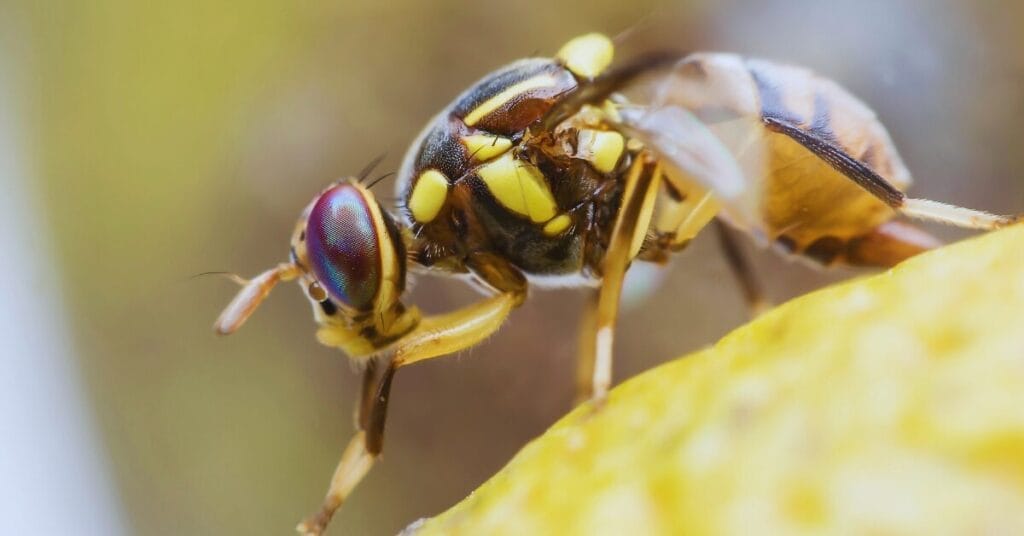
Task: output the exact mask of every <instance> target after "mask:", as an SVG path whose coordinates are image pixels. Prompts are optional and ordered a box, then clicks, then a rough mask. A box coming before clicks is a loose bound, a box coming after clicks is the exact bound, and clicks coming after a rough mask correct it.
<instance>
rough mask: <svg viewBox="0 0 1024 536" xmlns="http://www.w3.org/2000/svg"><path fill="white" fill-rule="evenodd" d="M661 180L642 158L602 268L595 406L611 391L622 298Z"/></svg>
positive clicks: (629, 184)
mask: <svg viewBox="0 0 1024 536" xmlns="http://www.w3.org/2000/svg"><path fill="white" fill-rule="evenodd" d="M660 176H661V171H660V169H659V167H658V165H657V164H656V163H650V162H647V161H646V160H645V158H644V157H643V156H642V155H640V156H638V157H637V159H636V161H635V162H634V163H633V166H632V168H631V169H630V170H629V174H628V175H627V177H626V185H625V189H624V191H623V194H622V205H621V208H620V209H619V214H618V216H617V217H616V219H615V226H614V227H613V229H612V235H611V237H610V239H609V241H608V250H607V252H606V253H605V258H604V263H603V264H602V271H601V288H600V290H599V291H598V297H597V307H596V310H595V313H594V314H595V322H594V337H593V341H594V354H593V358H592V359H593V371H594V372H593V376H592V382H591V394H590V398H591V400H592V401H594V403H595V405H600V404H601V403H603V401H604V400H605V398H607V396H608V389H609V387H611V383H612V345H613V343H614V333H615V332H614V330H615V319H616V316H617V314H618V310H619V297H620V296H621V294H622V280H623V277H625V275H626V269H627V268H628V267H629V263H630V261H631V260H632V259H633V257H634V256H635V255H636V253H637V251H638V250H639V249H640V248H639V246H640V244H641V242H642V240H643V237H644V234H645V233H646V232H647V227H648V225H649V223H650V218H651V211H652V210H653V207H654V200H655V198H656V196H657V193H658V181H659V179H660ZM581 366H583V365H581Z"/></svg>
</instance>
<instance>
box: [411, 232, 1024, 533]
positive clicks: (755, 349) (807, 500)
mask: <svg viewBox="0 0 1024 536" xmlns="http://www.w3.org/2000/svg"><path fill="white" fill-rule="evenodd" d="M686 314H687V313H685V312H680V321H684V319H685V316H686ZM1022 321H1024V227H1021V226H1016V227H1011V228H1008V229H1005V230H1002V231H999V232H995V233H992V234H989V235H986V236H981V237H977V238H974V239H971V240H969V241H965V242H962V243H959V244H956V245H952V246H948V247H945V248H943V249H940V250H937V251H934V252H931V253H927V254H924V255H921V256H919V257H917V258H914V259H911V260H909V261H907V262H905V263H903V264H902V265H900V266H899V267H897V268H895V269H893V270H891V271H888V272H885V273H882V274H878V275H875V276H871V277H865V278H862V279H859V280H856V281H853V282H849V283H845V284H841V285H838V286H835V287H832V288H829V289H825V290H822V291H819V292H815V293H812V294H810V295H807V296H804V297H801V298H798V299H796V300H793V301H792V302H790V303H788V304H786V305H783V306H781V307H778V308H777V309H775V310H774V311H772V312H770V313H768V314H767V315H765V316H763V317H761V318H759V319H758V320H756V321H754V322H751V323H750V324H748V325H746V326H744V327H741V328H739V329H737V330H736V331H734V332H733V333H732V334H730V335H728V336H727V337H725V338H724V339H722V340H721V341H720V342H718V343H717V344H716V345H715V346H713V347H711V348H708V349H707V350H704V351H701V352H697V353H696V354H693V355H690V356H688V357H686V358H684V359H680V360H677V361H674V362H671V363H668V364H666V365H663V366H661V367H658V368H656V369H654V370H651V371H649V372H647V373H645V374H642V375H640V376H638V377H636V378H634V379H632V380H629V381H627V382H625V383H624V384H623V385H621V386H620V387H618V388H617V389H615V390H613V391H612V393H611V398H610V399H609V400H608V403H607V405H606V406H605V407H604V408H602V409H601V410H600V411H598V412H596V413H594V412H593V410H592V408H589V407H586V406H585V407H582V408H579V409H578V410H576V411H574V412H573V413H571V414H570V415H569V416H568V417H566V418H565V419H563V420H562V421H561V422H559V423H558V424H556V425H555V426H554V427H553V428H551V429H550V430H549V431H548V432H547V433H545V434H544V435H543V436H541V437H540V438H538V439H537V440H535V441H534V442H532V443H530V444H529V445H527V446H526V447H525V448H524V449H523V450H522V451H521V452H520V453H519V454H518V455H517V456H516V457H515V458H514V459H513V460H512V461H511V462H510V463H509V464H508V466H507V467H506V468H505V469H503V470H502V471H501V472H500V473H499V474H498V475H497V476H495V477H494V478H492V479H491V480H490V481H489V482H487V483H486V484H484V485H483V486H481V487H480V489H478V490H477V491H476V492H474V493H473V494H472V495H470V496H469V497H468V498H467V499H465V500H464V501H463V502H462V503H460V504H458V505H456V506H455V507H454V508H452V509H451V510H449V511H448V512H445V513H443V514H441V515H439V516H438V517H436V518H434V519H430V520H427V521H426V522H425V523H423V524H422V526H420V527H419V529H418V530H417V531H415V534H418V535H422V536H427V535H434V534H447V535H452V534H454V535H460V534H499V535H501V534H509V535H511V534H541V535H544V534H570V535H571V534H587V535H592V534H748V533H756V534H791V533H803V534H817V533H822V532H839V533H848V534H863V533H872V534H938V533H944V534H979V533H1000V534H1024V515H1022V514H1021V513H1022V512H1024V409H1022V408H1024V330H1022V329H1020V326H1021V322H1022Z"/></svg>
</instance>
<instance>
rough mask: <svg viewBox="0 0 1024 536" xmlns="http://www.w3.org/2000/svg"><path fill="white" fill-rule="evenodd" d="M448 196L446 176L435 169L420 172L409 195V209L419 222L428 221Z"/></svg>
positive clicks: (433, 216) (435, 215) (438, 210)
mask: <svg viewBox="0 0 1024 536" xmlns="http://www.w3.org/2000/svg"><path fill="white" fill-rule="evenodd" d="M447 198H448V178H447V177H445V176H444V173H441V172H440V171H438V170H436V169H428V170H426V171H424V172H423V173H422V174H420V178H419V180H417V181H416V186H414V187H413V189H412V195H410V196H409V211H410V212H412V217H413V219H414V220H416V221H417V222H419V223H430V222H431V221H432V220H433V219H434V218H436V217H437V213H438V212H440V211H441V207H443V206H444V202H445V199H447Z"/></svg>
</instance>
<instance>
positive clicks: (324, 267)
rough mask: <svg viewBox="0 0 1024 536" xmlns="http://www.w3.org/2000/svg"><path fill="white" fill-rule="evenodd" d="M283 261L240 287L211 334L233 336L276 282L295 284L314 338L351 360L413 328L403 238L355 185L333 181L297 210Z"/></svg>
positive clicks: (378, 349)
mask: <svg viewBox="0 0 1024 536" xmlns="http://www.w3.org/2000/svg"><path fill="white" fill-rule="evenodd" d="M290 257H291V259H290V261H291V262H288V263H282V264H280V265H278V266H277V267H275V268H272V269H270V270H267V271H266V272H264V273H262V274H260V275H259V276H257V277H255V278H253V279H251V280H249V281H247V282H245V283H244V286H243V289H242V291H241V292H239V293H238V295H237V296H236V297H235V299H234V300H233V301H232V302H231V304H229V305H228V307H227V308H226V309H225V310H224V312H223V313H222V314H221V316H220V318H218V320H217V323H216V324H215V329H216V330H217V332H218V333H221V334H228V333H231V332H234V331H235V330H237V329H238V328H239V327H241V325H242V324H243V323H244V322H245V321H246V319H248V317H249V315H251V314H252V312H253V311H254V310H255V309H256V307H258V306H259V304H260V302H262V301H263V299H264V298H265V297H266V296H267V294H269V293H270V290H271V289H272V288H273V287H274V286H275V285H276V284H277V283H278V282H279V281H288V280H292V279H297V280H298V281H299V283H300V284H301V285H302V287H303V288H304V289H305V290H306V295H307V296H308V297H309V299H310V301H311V302H312V303H313V315H314V317H315V318H316V321H317V323H318V324H319V325H320V326H321V329H320V330H319V331H318V332H317V338H318V339H319V340H320V341H321V342H322V343H324V344H327V345H329V346H334V347H337V348H340V349H341V350H343V351H344V352H345V353H346V354H348V355H349V356H350V357H369V356H372V355H374V354H377V353H379V352H381V351H383V350H385V349H387V348H388V347H389V346H390V345H391V344H392V343H394V342H395V341H396V340H398V339H400V338H401V337H402V336H404V335H406V334H408V333H409V332H410V331H412V330H413V328H415V327H416V325H417V324H418V323H419V312H418V310H417V309H416V308H406V307H405V306H404V305H403V304H402V302H401V301H400V298H401V295H402V293H403V292H404V290H405V277H406V255H405V244H404V242H403V238H402V234H401V232H400V231H399V229H398V227H397V226H396V225H395V222H394V220H393V219H392V217H391V216H390V215H389V214H388V213H387V212H386V211H385V210H383V208H381V206H380V204H379V203H378V202H377V200H376V199H375V198H374V196H373V194H372V193H371V192H370V191H369V190H368V189H367V188H366V187H364V186H363V185H362V184H360V183H359V182H358V181H356V180H354V179H349V180H345V181H341V182H338V183H335V184H333V185H331V186H330V187H328V188H327V189H326V190H324V191H323V192H321V193H320V194H319V195H318V196H317V197H316V198H315V199H313V201H312V202H311V203H310V204H309V206H308V207H306V210H305V211H303V214H302V216H301V217H300V218H299V221H298V223H297V224H296V226H295V231H294V232H293V234H292V240H291V254H290Z"/></svg>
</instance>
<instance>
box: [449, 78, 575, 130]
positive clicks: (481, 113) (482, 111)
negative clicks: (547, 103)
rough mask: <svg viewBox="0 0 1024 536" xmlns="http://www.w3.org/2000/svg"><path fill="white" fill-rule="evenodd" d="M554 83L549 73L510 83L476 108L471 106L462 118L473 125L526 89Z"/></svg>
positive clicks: (548, 85)
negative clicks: (471, 108)
mask: <svg viewBox="0 0 1024 536" xmlns="http://www.w3.org/2000/svg"><path fill="white" fill-rule="evenodd" d="M554 85H555V79H554V77H553V76H551V75H550V74H539V75H537V76H534V77H533V78H527V79H526V80H523V81H522V82H519V83H518V84H512V85H511V86H509V87H507V88H505V90H504V91H502V92H501V93H498V94H497V95H495V96H493V97H491V98H489V99H487V100H485V101H484V102H483V103H481V104H480V105H479V106H477V107H476V108H473V110H472V111H471V112H469V113H468V114H466V117H465V118H464V119H463V120H462V121H463V122H464V123H466V124H467V125H469V126H473V125H475V124H477V123H478V122H480V120H481V119H483V118H484V117H486V116H487V115H488V114H490V113H491V112H493V111H495V110H497V109H498V108H501V106H502V105H504V104H505V103H507V102H509V101H511V100H513V99H515V98H516V97H518V96H519V95H521V94H523V93H526V92H527V91H530V90H533V89H538V88H542V87H550V86H554Z"/></svg>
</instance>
